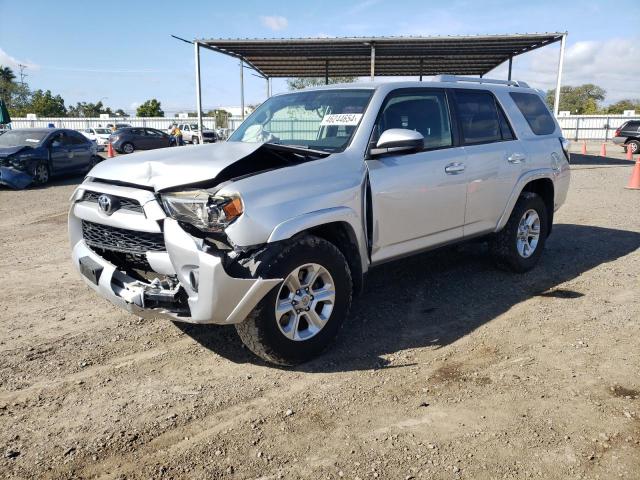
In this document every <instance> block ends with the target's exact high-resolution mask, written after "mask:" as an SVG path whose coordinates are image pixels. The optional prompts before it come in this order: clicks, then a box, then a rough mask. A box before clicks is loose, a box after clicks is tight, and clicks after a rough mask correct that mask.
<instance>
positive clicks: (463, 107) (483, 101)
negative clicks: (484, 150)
mask: <svg viewBox="0 0 640 480" xmlns="http://www.w3.org/2000/svg"><path fill="white" fill-rule="evenodd" d="M455 99H456V100H455V102H456V106H457V110H458V120H459V122H460V124H461V126H462V136H463V138H464V143H465V144H467V145H473V144H476V143H489V142H499V141H501V140H502V133H501V130H500V120H499V118H498V110H497V109H496V102H495V100H494V98H493V95H491V94H490V93H488V92H482V91H479V92H476V91H471V90H464V91H463V90H457V91H456V96H455Z"/></svg>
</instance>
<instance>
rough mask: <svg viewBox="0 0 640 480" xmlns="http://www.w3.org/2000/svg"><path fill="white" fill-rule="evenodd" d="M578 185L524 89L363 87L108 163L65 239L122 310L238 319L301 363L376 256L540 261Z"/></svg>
mask: <svg viewBox="0 0 640 480" xmlns="http://www.w3.org/2000/svg"><path fill="white" fill-rule="evenodd" d="M568 186H569V154H568V148H567V145H566V141H565V140H564V139H563V138H562V134H561V131H560V128H559V127H558V124H557V123H556V121H555V120H554V118H553V117H552V116H551V115H550V113H549V111H548V109H547V108H546V106H545V105H544V102H543V101H542V99H541V97H540V94H539V93H538V92H537V91H535V90H533V89H530V88H528V86H527V85H526V84H524V83H523V82H501V81H492V80H486V79H485V80H477V79H466V78H457V77H446V78H439V79H438V81H434V82H407V83H379V84H359V83H358V84H351V85H344V86H331V87H326V88H319V89H311V90H303V91H299V92H295V93H285V94H282V95H277V96H274V97H271V98H269V99H268V100H267V101H266V102H264V103H263V104H262V105H261V106H260V107H259V108H257V109H256V111H255V112H253V113H252V114H251V116H250V117H248V118H247V119H246V120H245V122H244V123H243V124H242V125H241V126H240V127H239V128H238V129H237V130H236V131H235V132H234V133H233V135H232V136H231V137H230V138H229V141H227V142H223V143H217V144H213V145H201V146H198V147H194V148H188V149H163V150H155V151H149V152H141V153H136V154H134V155H130V156H126V157H118V158H114V159H111V160H108V161H105V162H102V163H99V164H98V165H97V166H96V167H94V168H93V170H92V171H91V172H90V173H89V176H88V177H87V178H86V179H85V181H84V182H83V183H82V184H81V185H80V186H79V187H78V188H77V189H76V191H75V193H74V194H73V197H72V206H71V212H70V215H69V235H70V238H71V245H72V248H73V254H72V256H73V263H74V265H75V266H76V267H77V268H78V270H79V271H80V272H81V273H82V275H83V277H84V279H85V281H86V282H87V284H88V285H89V286H90V287H91V288H93V289H94V290H95V291H96V292H97V293H98V294H99V295H101V296H103V297H104V298H106V299H108V300H110V301H111V302H113V303H114V304H116V305H119V306H121V307H123V308H125V309H127V310H129V311H131V312H133V313H135V314H136V315H139V316H142V317H165V318H169V319H172V320H174V321H181V322H191V323H199V324H224V325H226V324H233V325H235V326H236V329H237V331H238V334H239V335H240V337H241V339H242V341H243V342H244V343H245V344H246V345H247V347H249V348H250V349H251V350H252V351H253V352H255V353H256V354H257V355H259V356H260V357H262V358H263V359H265V360H267V361H270V362H273V363H277V364H282V365H292V364H296V363H300V362H303V361H306V360H308V359H310V358H312V357H314V356H316V355H318V354H319V353H320V352H321V351H322V350H323V349H325V348H326V347H327V345H328V344H329V343H330V342H331V341H332V340H333V338H334V337H335V336H336V334H337V332H338V330H339V328H340V326H341V324H342V322H343V321H344V320H345V318H346V317H347V314H348V311H349V306H350V304H351V297H352V295H353V294H355V293H357V292H358V291H359V290H360V289H361V288H362V284H363V279H364V276H365V274H366V273H367V271H368V270H369V269H371V268H373V267H375V266H377V265H380V264H381V263H384V262H387V261H390V260H393V259H396V258H399V257H403V256H406V255H411V254H414V253H418V252H422V251H425V250H428V249H433V248H436V247H439V246H442V245H447V244H451V243H455V242H460V241H463V240H467V239H470V238H474V237H483V238H486V239H487V240H488V241H489V243H490V246H491V252H492V253H493V255H494V256H495V258H496V260H497V263H498V265H500V266H501V267H504V268H507V269H510V270H512V271H514V272H526V271H528V270H529V269H531V268H533V267H534V265H535V264H536V263H537V262H538V260H539V258H540V256H541V255H542V251H543V249H544V245H545V241H546V239H547V237H548V235H549V234H550V233H551V228H552V223H553V214H554V211H555V210H557V209H558V207H560V205H561V204H562V203H563V202H564V200H565V196H566V194H567V189H568Z"/></svg>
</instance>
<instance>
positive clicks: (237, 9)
mask: <svg viewBox="0 0 640 480" xmlns="http://www.w3.org/2000/svg"><path fill="white" fill-rule="evenodd" d="M638 18H640V1H638V0H617V1H615V2H604V1H589V0H583V1H573V2H570V1H563V0H530V1H525V2H523V1H522V0H519V1H494V0H477V1H471V0H450V1H447V2H442V1H430V0H410V1H403V0H391V1H389V0H353V1H350V0H323V1H310V0H307V1H297V2H293V1H281V0H270V1H267V2H265V1H253V0H243V1H240V2H230V1H215V2H214V1H198V0H189V1H178V2H176V1H175V0H174V1H172V2H169V1H162V0H156V1H143V0H138V1H132V0H129V1H120V0H111V1H109V2H105V1H101V2H97V1H91V0H85V1H73V0H68V1H64V0H62V1H59V2H52V1H36V0H20V1H16V0H0V64H1V65H8V66H10V67H12V68H14V69H15V70H16V73H17V72H18V67H17V65H18V64H19V63H21V64H23V65H26V66H27V68H26V69H25V73H26V74H27V77H25V81H26V82H28V83H29V85H30V87H31V88H32V89H39V88H41V89H50V90H51V91H52V92H53V93H54V94H60V95H62V97H63V98H64V99H65V101H66V104H67V105H70V104H75V103H76V102H79V101H88V102H97V101H98V100H102V101H103V103H105V104H106V105H108V106H110V107H112V108H114V109H116V108H122V109H124V110H125V111H128V112H133V111H135V108H136V107H137V106H138V105H139V104H140V103H142V102H144V101H145V100H147V99H150V98H157V99H158V100H159V101H160V102H162V107H163V109H164V110H165V112H166V113H167V114H168V115H173V114H174V113H177V112H182V111H194V110H195V75H194V54H193V47H192V46H191V45H189V44H186V43H183V42H180V41H178V40H175V39H173V38H172V37H171V35H172V34H173V35H177V36H180V37H183V38H187V39H194V38H270V37H279V38H282V37H284V38H286V37H327V36H379V35H417V36H421V35H425V36H427V35H469V34H504V33H525V32H526V33H532V32H556V31H557V32H563V31H567V32H568V33H569V35H568V38H567V50H566V53H565V64H564V75H563V85H580V84H583V83H595V84H597V85H600V86H602V87H603V88H605V90H606V91H607V98H606V101H605V103H612V102H615V101H617V100H620V99H623V98H640V61H639V60H640V29H639V28H638ZM558 52H559V44H555V45H552V46H549V47H545V48H542V49H539V50H536V51H534V52H530V53H528V54H525V55H523V56H519V57H516V58H515V59H514V63H513V78H514V79H520V80H525V81H526V82H528V83H529V84H530V85H532V86H534V87H536V88H542V89H549V88H553V87H554V86H555V75H556V69H557V64H558ZM201 70H202V95H203V108H204V109H205V110H207V109H209V108H213V107H217V106H237V105H239V104H240V86H239V83H240V82H239V75H240V73H239V65H238V60H236V59H233V58H230V57H226V56H223V55H220V54H217V53H214V52H210V51H203V52H202V54H201ZM247 73H250V72H249V71H247ZM486 77H491V78H505V77H506V65H502V66H500V67H498V68H497V69H495V70H494V71H493V72H491V73H490V74H488V75H486ZM381 80H382V79H381ZM384 80H393V79H392V78H387V79H384ZM286 89H287V86H286V82H285V80H284V79H274V82H273V92H274V93H277V92H281V91H285V90H286ZM265 97H266V85H265V80H263V79H261V78H257V77H254V76H251V75H249V74H245V100H246V103H247V104H256V103H260V102H262V101H264V99H265Z"/></svg>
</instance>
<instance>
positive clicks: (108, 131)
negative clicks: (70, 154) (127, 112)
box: [96, 128, 111, 135]
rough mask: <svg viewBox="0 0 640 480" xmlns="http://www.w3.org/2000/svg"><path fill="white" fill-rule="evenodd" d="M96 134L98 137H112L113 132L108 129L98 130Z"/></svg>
mask: <svg viewBox="0 0 640 480" xmlns="http://www.w3.org/2000/svg"><path fill="white" fill-rule="evenodd" d="M96 133H97V134H98V135H110V134H111V130H109V129H108V128H96Z"/></svg>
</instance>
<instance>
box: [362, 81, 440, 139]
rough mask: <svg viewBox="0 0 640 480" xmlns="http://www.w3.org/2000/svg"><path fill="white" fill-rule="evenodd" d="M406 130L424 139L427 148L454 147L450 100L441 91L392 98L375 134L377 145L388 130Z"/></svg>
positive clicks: (393, 96) (413, 93)
mask: <svg viewBox="0 0 640 480" xmlns="http://www.w3.org/2000/svg"><path fill="white" fill-rule="evenodd" d="M391 128H404V129H408V130H415V131H416V132H419V133H421V134H422V136H423V137H424V146H425V148H442V147H449V146H451V145H452V137H451V122H450V120H449V110H448V108H447V98H446V95H445V94H444V92H440V91H427V90H425V91H419V92H416V91H408V92H398V93H394V94H391V96H390V97H389V98H388V99H387V101H386V102H385V105H384V106H383V108H382V110H381V112H380V115H379V117H378V121H377V122H376V127H375V131H374V136H373V140H374V141H377V139H378V138H379V136H380V135H382V133H383V132H384V131H385V130H389V129H391Z"/></svg>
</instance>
